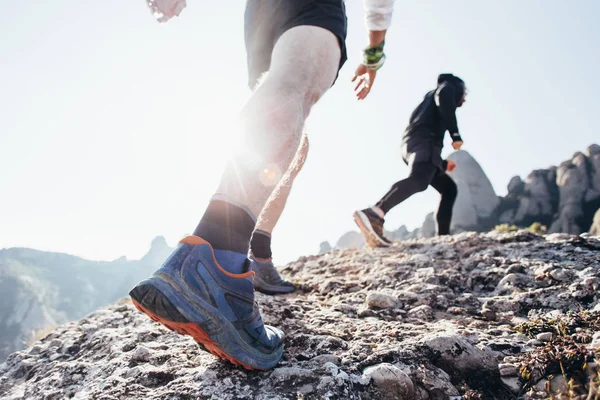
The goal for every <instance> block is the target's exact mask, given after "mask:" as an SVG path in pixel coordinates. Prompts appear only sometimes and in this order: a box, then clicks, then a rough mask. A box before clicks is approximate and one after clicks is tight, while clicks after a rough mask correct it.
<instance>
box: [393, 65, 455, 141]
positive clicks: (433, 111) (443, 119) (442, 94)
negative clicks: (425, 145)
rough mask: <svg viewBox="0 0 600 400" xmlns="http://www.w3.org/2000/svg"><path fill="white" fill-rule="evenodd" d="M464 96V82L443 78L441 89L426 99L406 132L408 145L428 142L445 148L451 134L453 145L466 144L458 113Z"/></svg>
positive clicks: (405, 138) (440, 77) (434, 91)
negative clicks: (447, 134) (444, 143)
mask: <svg viewBox="0 0 600 400" xmlns="http://www.w3.org/2000/svg"><path fill="white" fill-rule="evenodd" d="M464 92H465V84H464V82H463V80H462V79H460V78H459V77H456V76H454V75H452V74H442V75H440V76H439V77H438V86H437V88H436V89H435V90H432V91H431V92H429V93H427V94H426V95H425V98H424V99H423V101H422V102H421V104H419V106H418V107H417V108H416V109H415V111H413V113H412V115H411V116H410V123H409V125H408V128H406V131H405V132H404V137H403V140H404V142H408V141H411V142H412V141H414V140H418V139H420V138H428V139H430V140H433V142H434V143H435V144H436V145H439V146H440V147H441V146H442V145H443V142H444V133H445V132H446V131H448V132H449V133H450V137H451V138H452V141H454V142H455V141H458V140H461V141H462V138H461V137H460V132H459V130H458V124H457V122H456V113H455V112H456V105H457V104H458V103H459V102H460V100H461V98H462V97H463V94H464Z"/></svg>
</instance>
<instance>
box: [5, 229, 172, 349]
mask: <svg viewBox="0 0 600 400" xmlns="http://www.w3.org/2000/svg"><path fill="white" fill-rule="evenodd" d="M171 251H172V249H171V248H169V246H168V245H167V243H166V241H165V239H164V238H162V237H158V238H156V239H154V241H153V242H152V245H151V247H150V251H149V252H148V254H146V255H145V256H144V257H143V258H142V259H141V260H136V261H128V260H127V259H126V258H125V257H122V258H119V259H117V260H115V261H110V262H107V261H89V260H85V259H83V258H79V257H75V256H71V255H68V254H60V253H51V252H44V251H38V250H33V249H26V248H11V249H3V250H0V361H2V360H4V359H5V358H6V356H7V355H8V354H10V353H12V352H14V351H16V350H19V349H21V348H23V347H25V344H26V343H27V342H28V341H29V340H31V339H32V338H33V337H35V336H36V335H39V334H40V333H42V332H44V331H46V330H48V329H50V328H52V327H55V326H56V325H57V324H61V323H64V322H66V321H69V320H75V319H79V318H81V317H83V316H84V315H86V314H87V313H89V312H91V311H93V310H96V309H97V308H98V307H102V306H105V305H107V304H110V303H112V302H114V301H116V300H117V299H119V298H121V297H123V296H125V295H126V294H127V292H128V291H129V289H130V288H131V287H132V286H133V285H134V284H135V283H136V282H137V281H139V280H141V279H144V278H145V277H146V276H147V275H148V274H151V273H152V272H153V271H154V270H155V269H156V268H157V267H158V266H160V264H161V263H162V262H163V261H164V259H165V258H166V257H168V255H169V254H170V252H171Z"/></svg>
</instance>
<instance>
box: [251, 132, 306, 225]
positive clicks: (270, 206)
mask: <svg viewBox="0 0 600 400" xmlns="http://www.w3.org/2000/svg"><path fill="white" fill-rule="evenodd" d="M307 155H308V136H306V134H304V135H303V136H302V139H301V141H300V147H299V149H298V152H297V153H296V157H294V160H293V161H292V163H291V165H290V168H289V169H288V170H287V172H286V173H285V175H284V176H283V178H281V180H280V181H279V184H278V185H277V187H276V188H275V190H273V192H272V193H271V196H270V197H269V199H268V200H267V203H266V204H265V206H264V208H263V209H262V211H261V213H260V215H259V217H258V223H257V224H256V230H259V231H262V232H266V233H268V234H272V233H273V229H274V228H275V225H276V224H277V222H278V221H279V218H280V217H281V213H282V212H283V209H284V208H285V204H286V202H287V199H288V197H289V195H290V192H291V191H292V186H293V184H294V180H295V179H296V176H298V173H299V172H300V171H301V170H302V167H303V166H304V163H305V162H306V157H307Z"/></svg>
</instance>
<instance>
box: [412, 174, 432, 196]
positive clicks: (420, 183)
mask: <svg viewBox="0 0 600 400" xmlns="http://www.w3.org/2000/svg"><path fill="white" fill-rule="evenodd" d="M411 179H412V181H413V188H414V191H415V193H419V192H424V191H425V190H426V189H427V186H429V182H427V180H425V179H418V178H414V177H413V178H411Z"/></svg>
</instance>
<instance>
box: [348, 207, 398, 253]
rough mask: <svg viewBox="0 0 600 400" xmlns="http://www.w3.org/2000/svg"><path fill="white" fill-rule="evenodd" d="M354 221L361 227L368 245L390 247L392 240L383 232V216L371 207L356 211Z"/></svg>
mask: <svg viewBox="0 0 600 400" xmlns="http://www.w3.org/2000/svg"><path fill="white" fill-rule="evenodd" d="M353 216H354V222H356V225H358V227H359V228H360V231H361V233H362V234H363V236H364V238H365V240H366V242H367V245H368V246H370V247H388V246H390V245H391V244H392V242H391V241H390V240H389V239H387V238H386V237H385V235H384V234H383V223H384V222H385V221H384V220H383V218H381V217H380V216H379V215H377V214H376V213H375V212H374V211H373V210H371V209H370V208H365V209H364V210H360V211H355V212H354V215H353Z"/></svg>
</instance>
